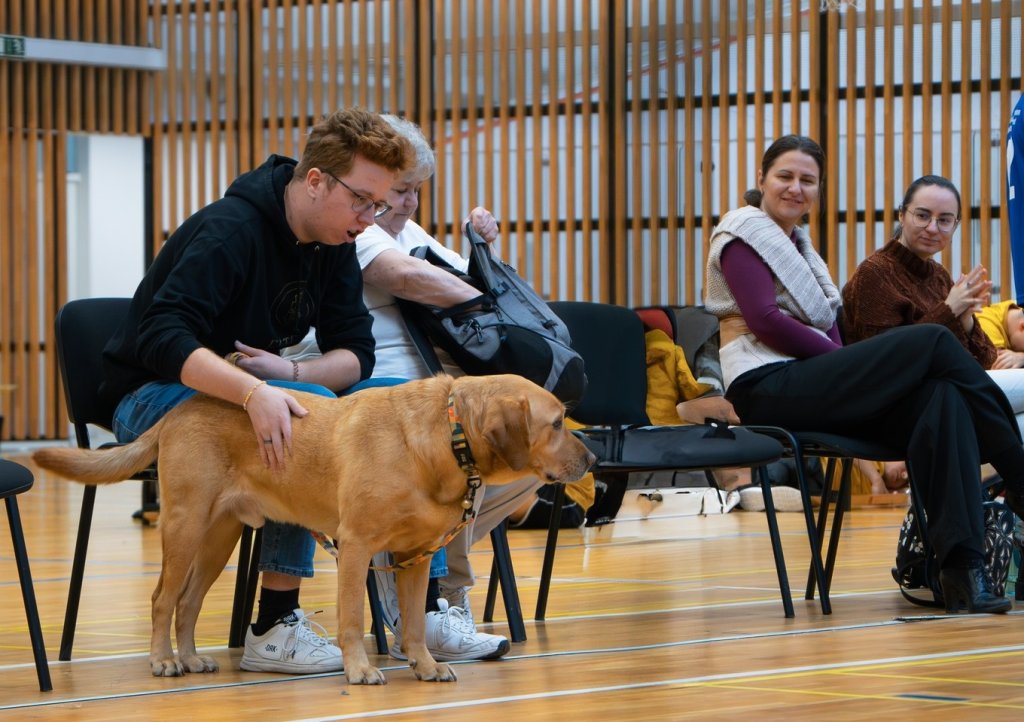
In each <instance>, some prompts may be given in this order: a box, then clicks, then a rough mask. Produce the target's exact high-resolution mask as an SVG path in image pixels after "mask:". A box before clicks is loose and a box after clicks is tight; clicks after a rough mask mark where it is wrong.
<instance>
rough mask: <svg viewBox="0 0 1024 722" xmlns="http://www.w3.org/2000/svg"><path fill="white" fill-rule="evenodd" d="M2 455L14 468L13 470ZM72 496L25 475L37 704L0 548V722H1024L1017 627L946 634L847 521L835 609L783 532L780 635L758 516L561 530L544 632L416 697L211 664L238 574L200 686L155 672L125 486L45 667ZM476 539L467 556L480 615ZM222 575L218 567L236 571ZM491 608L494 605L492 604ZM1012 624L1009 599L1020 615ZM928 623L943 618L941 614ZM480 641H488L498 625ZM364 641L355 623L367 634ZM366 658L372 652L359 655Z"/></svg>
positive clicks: (627, 509)
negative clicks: (787, 610) (47, 674)
mask: <svg viewBox="0 0 1024 722" xmlns="http://www.w3.org/2000/svg"><path fill="white" fill-rule="evenodd" d="M10 458H13V459H14V460H17V461H21V462H23V463H24V462H26V461H27V458H26V457H25V456H23V455H17V454H14V455H12V456H11V457H10ZM80 499H81V488H80V487H78V486H76V485H74V484H71V483H68V482H64V481H60V480H57V479H53V478H49V477H47V476H46V475H45V474H37V478H36V486H35V488H34V489H33V490H32V491H31V492H29V493H28V494H25V495H22V496H21V497H20V498H19V502H20V505H21V512H22V517H23V524H24V526H25V529H26V534H27V544H28V551H29V555H30V557H31V560H32V573H33V577H34V580H35V587H36V594H37V596H38V598H39V605H40V614H41V616H42V621H43V631H44V635H45V638H46V643H47V650H48V653H49V656H50V666H51V673H52V675H53V686H54V689H53V691H52V692H49V693H40V692H39V690H38V686H37V682H36V676H35V669H34V667H33V665H32V655H31V650H30V647H29V642H28V633H27V627H26V624H25V617H24V613H23V607H22V602H21V596H20V588H19V584H18V579H17V573H16V570H15V567H14V561H13V554H12V551H11V544H10V537H9V534H8V533H7V531H6V530H4V531H3V532H2V533H0V559H2V561H3V563H2V565H0V609H2V610H3V618H2V621H0V671H2V680H3V681H2V682H0V690H2V692H0V720H4V719H11V720H15V719H16V720H30V719H31V720H144V719H150V720H171V719H174V720H234V719H247V720H350V719H377V718H380V719H388V720H402V721H408V720H423V719H437V720H444V722H458V721H461V720H467V721H469V720H473V721H480V720H488V719H516V720H520V721H529V720H559V721H565V720H577V719H585V718H592V719H602V720H626V719H628V720H683V719H700V720H714V719H735V718H737V717H739V716H749V717H755V718H766V719H814V720H821V719H869V718H875V719H903V720H912V719H924V718H927V719H928V720H932V721H934V720H962V719H971V720H980V719H986V720H987V719H991V720H1017V719H1021V718H1022V717H1024V619H1022V617H1021V613H1020V612H1019V611H1014V612H1012V613H1010V614H1008V615H1006V616H1001V617H993V616H966V615H962V616H958V617H955V618H943V616H942V615H932V614H930V613H929V612H930V611H931V610H927V609H923V608H919V607H914V606H911V605H909V604H907V603H906V602H904V601H903V600H902V598H901V597H900V595H899V593H898V591H897V590H896V588H895V586H894V584H893V581H892V579H891V578H890V576H889V567H890V565H891V562H892V557H893V550H894V547H895V543H896V535H897V529H898V527H899V523H900V521H901V519H902V515H903V510H902V509H899V508H865V509H855V510H854V511H853V513H852V515H851V516H848V520H849V521H848V524H847V527H846V529H845V530H844V533H843V540H842V548H841V550H840V557H839V565H838V569H837V572H836V577H835V583H834V585H833V606H834V613H833V614H832V615H831V616H827V617H826V616H823V615H822V614H821V612H820V608H819V607H818V603H817V601H813V602H811V601H805V600H804V599H803V593H802V587H803V583H804V581H805V579H806V569H807V561H808V552H807V543H806V537H805V535H804V532H803V529H802V520H801V516H800V515H798V514H780V515H779V519H780V523H781V525H782V530H783V535H784V544H785V549H786V561H787V565H788V569H789V573H790V581H791V583H792V585H793V588H794V594H795V603H796V617H795V618H794V619H785V618H784V617H783V612H782V604H781V601H780V599H779V593H778V587H777V585H776V577H775V569H774V566H773V564H772V557H771V547H770V545H769V541H768V536H767V528H766V525H765V519H764V515H763V514H759V513H749V512H741V511H734V512H732V513H730V514H727V515H723V516H714V517H682V516H673V515H672V514H670V513H669V510H667V509H665V508H662V509H659V510H657V511H655V512H654V514H652V515H651V517H649V518H648V519H645V520H642V519H640V518H639V515H638V511H637V509H636V507H635V506H632V505H629V504H627V505H626V506H624V507H623V510H622V512H621V513H620V518H619V520H618V521H616V523H615V524H613V525H611V526H608V527H603V528H601V529H600V530H588V531H587V532H586V533H584V532H583V531H566V532H563V534H562V536H561V545H560V549H559V552H558V555H557V558H556V561H555V582H554V584H553V587H552V593H551V598H550V603H549V607H548V619H547V621H546V622H543V623H535V622H533V621H529V620H528V621H527V635H528V640H527V641H526V642H525V643H523V644H515V645H513V647H512V650H511V652H510V653H509V654H508V656H506V657H505V658H504V659H502V660H499V661H492V662H474V663H463V664H459V665H457V667H456V671H457V673H458V675H459V681H458V682H457V683H455V684H444V685H442V684H429V683H423V682H418V681H416V680H415V678H414V676H413V674H412V672H411V671H410V670H409V669H408V667H407V666H405V665H404V664H402V663H399V662H396V661H395V660H391V659H388V658H381V657H373V656H371V659H376V660H377V661H378V664H380V665H381V666H382V667H383V668H384V669H385V670H386V675H387V678H388V684H387V686H384V687H357V686H351V687H350V686H348V685H347V684H346V683H345V679H344V676H343V675H341V674H331V675H322V676H316V677H289V676H284V675H274V674H261V673H252V672H240V671H238V669H237V665H238V660H239V657H240V654H241V652H240V650H228V649H227V648H226V641H227V627H228V620H229V617H230V604H231V596H232V591H233V586H232V585H233V580H234V567H233V566H231V567H229V568H228V570H227V571H226V573H225V574H224V575H223V576H222V577H221V579H220V580H218V582H217V584H216V585H215V586H214V588H213V589H212V590H211V592H210V595H209V596H208V597H207V600H206V604H205V607H204V609H203V614H202V616H201V618H200V621H199V629H198V630H197V637H198V639H199V643H200V645H201V646H202V647H205V648H206V649H207V650H208V651H209V652H210V653H212V654H213V655H214V656H215V657H216V658H217V659H218V660H219V661H220V664H221V671H220V672H219V673H216V674H210V675H189V676H186V677H183V678H177V679H157V678H154V677H152V676H151V675H150V673H149V666H148V663H147V661H146V655H147V650H148V644H149V598H150V594H151V593H152V590H153V587H154V585H155V583H156V579H157V575H158V573H159V565H160V537H159V530H158V528H143V527H141V526H140V525H139V524H138V523H137V522H134V521H132V519H131V513H132V511H134V510H135V508H137V506H138V500H139V487H138V485H137V483H134V482H127V483H125V484H121V485H118V486H114V487H106V488H103V489H101V490H100V491H99V494H98V497H97V513H96V519H95V523H94V529H93V536H92V542H91V545H90V549H89V563H88V566H87V573H86V581H85V587H84V592H83V599H82V608H81V612H80V615H79V624H78V634H77V638H76V643H75V650H74V659H73V661H71V662H58V661H57V647H58V645H59V641H60V629H61V625H62V622H63V614H64V605H65V601H66V593H67V580H68V574H69V571H70V567H71V556H72V553H73V545H74V535H75V529H76V525H77V515H78V506H79V502H80ZM510 537H511V543H512V547H513V558H514V561H515V565H516V571H517V577H518V580H519V589H520V596H521V599H522V602H523V607H524V610H525V611H526V613H527V614H528V616H532V612H533V606H534V603H535V600H536V594H537V581H538V574H539V569H540V562H541V557H542V553H543V533H542V532H539V531H513V532H511V533H510ZM317 554H318V555H317V570H318V573H317V577H316V578H315V579H313V580H311V581H310V582H308V583H306V584H304V585H303V592H302V603H303V607H304V608H305V609H306V610H307V612H308V611H312V610H317V609H322V610H323V611H324V614H321V615H320V616H319V617H317V621H319V622H321V623H322V624H323V625H324V626H325V627H327V629H328V630H330V631H331V632H332V633H333V632H334V631H335V629H336V622H335V619H334V610H335V601H334V585H335V576H336V575H335V572H334V569H333V564H334V562H333V560H332V559H331V558H330V557H328V556H327V555H326V554H325V553H322V552H319V551H318V553H317ZM490 561H491V553H490V546H489V544H488V543H486V542H485V543H482V544H480V545H479V546H478V547H477V548H476V550H475V551H474V555H473V563H474V566H475V567H476V570H477V573H478V574H479V575H481V579H480V582H479V583H478V586H477V588H476V589H475V590H474V591H473V594H472V597H471V598H472V602H473V607H474V610H475V612H476V616H477V618H478V620H479V617H480V615H481V613H482V610H483V600H484V592H485V589H486V575H487V574H488V573H489V570H490ZM233 563H234V562H233V561H232V564H233ZM499 606H500V605H499ZM1017 606H1018V609H1024V603H1018V604H1017ZM938 611H941V610H938ZM497 615H498V617H499V619H498V620H497V621H496V622H495V623H494V624H493V625H481V626H482V628H483V629H485V630H487V631H494V632H498V633H502V632H504V631H505V630H506V627H505V625H504V610H502V609H500V608H499V610H498V612H497ZM367 626H368V625H367ZM366 645H367V649H369V650H372V649H373V645H372V640H371V639H370V637H369V636H367V638H366Z"/></svg>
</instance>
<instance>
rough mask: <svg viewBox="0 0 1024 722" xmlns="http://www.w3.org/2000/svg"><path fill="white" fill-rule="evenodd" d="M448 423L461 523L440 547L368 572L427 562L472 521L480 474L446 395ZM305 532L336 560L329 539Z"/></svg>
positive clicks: (452, 399)
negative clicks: (460, 482) (462, 486)
mask: <svg viewBox="0 0 1024 722" xmlns="http://www.w3.org/2000/svg"><path fill="white" fill-rule="evenodd" d="M448 424H449V425H450V426H451V429H452V453H453V454H454V455H455V460H456V461H458V462H459V468H460V469H462V471H464V472H465V474H466V496H465V497H463V499H462V520H461V521H460V522H459V523H458V524H456V525H455V528H454V529H452V530H451V531H450V532H448V533H447V534H445V535H444V539H442V540H441V543H440V544H437V545H436V546H433V547H431V548H430V549H427V550H426V551H423V552H420V553H419V554H417V555H416V556H414V557H410V558H409V559H406V560H405V561H401V562H397V563H395V564H392V565H391V566H387V567H375V566H373V565H371V566H370V569H373V570H374V571H380V572H396V571H399V570H401V569H408V568H409V567H414V566H416V565H417V564H421V563H423V562H425V561H426V560H427V559H429V558H430V557H431V555H433V553H434V552H436V551H437V550H438V549H440V548H441V547H443V546H445V545H447V544H448V542H450V541H451V540H452V539H454V538H455V537H457V536H458V535H459V532H461V531H462V530H463V529H465V528H466V527H467V526H469V523H470V522H471V521H473V519H474V518H476V509H475V508H474V507H475V506H476V490H477V489H479V488H480V486H481V485H482V484H483V479H481V478H480V471H479V470H478V469H477V468H476V459H474V458H473V452H472V450H471V449H470V448H469V441H468V440H467V439H466V432H465V431H464V430H463V429H462V423H461V422H460V421H459V414H458V412H456V411H455V395H454V394H448ZM309 533H310V534H312V535H313V538H314V539H316V541H317V542H318V543H319V544H320V546H322V547H323V548H324V549H326V550H327V552H328V553H329V554H330V555H331V556H332V557H334V558H335V559H337V558H338V545H337V544H335V543H334V541H333V540H332V539H330V538H329V537H328V536H327V535H326V534H324V533H323V532H320V531H313V530H310V532H309Z"/></svg>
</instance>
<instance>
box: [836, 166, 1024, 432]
mask: <svg viewBox="0 0 1024 722" xmlns="http://www.w3.org/2000/svg"><path fill="white" fill-rule="evenodd" d="M960 216H961V207H960V193H959V191H958V190H957V188H956V186H954V185H953V183H952V182H950V181H949V180H948V179H946V178H943V177H942V176H937V175H926V176H922V177H921V178H918V179H917V180H915V181H914V182H913V183H911V184H910V187H909V188H907V192H906V193H905V194H904V197H903V202H902V203H901V204H900V207H899V224H898V225H897V226H896V230H895V233H894V234H893V237H892V239H891V240H890V241H889V242H888V243H887V244H886V245H885V246H884V247H882V248H880V249H879V250H877V251H876V252H875V253H873V254H872V255H871V256H869V257H868V258H866V259H865V260H864V261H863V262H862V263H861V264H860V266H858V267H857V270H856V271H855V272H854V274H853V277H852V278H850V280H849V282H847V284H846V286H845V287H844V288H843V316H844V329H843V331H844V335H845V337H846V340H847V342H853V341H860V340H862V339H866V338H871V337H872V336H875V335H877V334H879V333H882V332H883V331H887V330H888V329H891V328H894V327H896V326H911V325H914V324H920V323H937V324H939V325H941V326H945V327H946V328H948V329H949V330H950V331H951V332H952V333H953V335H954V336H956V338H957V340H958V341H959V342H960V343H961V345H963V347H964V348H965V349H967V351H968V352H969V353H970V354H971V355H972V356H973V357H974V358H975V359H976V360H977V361H978V363H979V364H981V367H982V368H984V369H986V370H987V371H988V372H989V375H990V376H991V377H992V380H993V381H995V382H996V384H997V385H998V386H999V388H1000V389H1002V390H1003V393H1005V394H1006V397H1007V399H1008V400H1009V402H1010V406H1011V407H1012V408H1013V412H1014V413H1015V414H1016V415H1017V423H1018V425H1019V426H1020V427H1021V429H1022V430H1024V369H1019V368H997V364H996V359H997V357H998V351H997V350H996V347H995V346H994V345H993V343H992V341H991V340H990V339H989V337H988V335H987V334H986V333H985V331H984V328H983V327H982V324H980V323H978V322H977V320H976V319H975V317H974V314H975V313H978V312H980V311H981V310H982V308H983V307H984V306H985V305H986V304H987V303H988V302H989V295H990V293H991V290H992V282H991V281H990V280H989V279H988V277H987V276H988V272H987V271H986V270H985V268H984V267H983V266H981V265H977V266H975V267H974V268H973V269H971V270H970V271H969V272H967V273H964V274H961V275H960V277H959V278H958V279H957V281H956V282H955V283H954V282H953V278H952V276H950V274H949V272H948V271H947V270H946V269H945V268H944V267H943V266H942V265H941V264H940V263H938V262H936V261H935V260H933V256H935V255H936V254H938V253H941V252H942V251H943V250H944V249H945V248H947V247H948V246H949V244H950V242H951V241H952V240H953V233H954V232H955V231H956V228H957V226H958V225H959V224H960Z"/></svg>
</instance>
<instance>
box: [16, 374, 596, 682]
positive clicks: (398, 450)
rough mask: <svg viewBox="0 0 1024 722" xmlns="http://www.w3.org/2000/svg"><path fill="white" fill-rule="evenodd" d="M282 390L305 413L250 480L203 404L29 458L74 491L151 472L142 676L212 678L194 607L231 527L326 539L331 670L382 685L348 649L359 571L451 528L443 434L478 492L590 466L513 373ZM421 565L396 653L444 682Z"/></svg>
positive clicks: (253, 459) (359, 639) (229, 438)
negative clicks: (148, 632) (153, 564)
mask: <svg viewBox="0 0 1024 722" xmlns="http://www.w3.org/2000/svg"><path fill="white" fill-rule="evenodd" d="M294 393H295V396H296V397H297V398H298V399H299V400H300V401H301V402H302V405H303V406H305V407H306V408H307V409H309V412H310V413H309V414H308V415H307V416H306V417H304V418H293V419H292V425H293V441H292V444H293V453H292V456H291V458H290V459H289V461H288V463H287V465H286V467H285V469H284V471H282V472H273V471H271V470H269V469H267V468H265V467H264V465H263V463H262V461H261V459H260V455H259V450H258V449H257V447H256V440H255V439H254V438H253V431H252V424H251V423H250V421H249V418H248V417H247V416H246V414H245V413H244V412H243V411H242V410H241V409H240V408H238V407H237V406H234V405H232V404H229V403H226V402H223V401H220V400H217V399H214V398H210V397H207V396H203V395H199V396H196V397H194V398H192V399H189V400H188V401H186V402H184V403H183V404H181V405H180V406H178V407H177V408H175V409H174V410H172V411H171V412H170V413H168V414H167V416H165V417H164V418H163V419H162V420H161V421H160V422H159V423H158V424H156V425H155V426H154V427H153V428H152V429H150V430H149V431H147V432H146V433H145V434H143V435H142V436H141V437H139V438H138V439H137V440H136V441H134V442H132V443H131V444H127V445H125V446H121V447H117V448H115V449H112V450H108V451H88V450H82V449H68V448H63V449H60V448H52V449H40V450H38V451H36V452H35V454H34V455H33V458H34V460H35V462H36V463H37V464H38V465H39V466H41V467H43V468H45V469H49V470H51V471H53V472H56V473H57V474H59V475H61V476H65V477H68V478H71V479H74V480H76V481H80V482H82V483H85V484H105V483H111V482H116V481H119V480H122V479H125V478H127V477H128V476H130V475H131V474H132V473H133V472H135V471H138V470H140V469H143V468H145V467H146V466H147V465H149V464H151V463H152V462H153V461H154V460H157V462H158V471H159V475H160V530H161V534H162V538H163V569H162V571H161V573H160V579H159V581H158V582H157V586H156V590H155V591H154V593H153V637H152V640H151V645H150V655H149V662H150V666H151V668H152V672H153V674H154V675H156V676H168V677H173V676H178V675H181V674H183V673H185V672H214V671H216V670H217V668H218V667H217V663H216V662H215V661H214V660H213V659H212V658H210V657H207V656H201V655H199V654H198V653H197V652H196V645H195V625H196V619H197V618H198V616H199V610H200V607H201V606H202V602H203V597H204V596H205V595H206V592H207V591H208V590H209V588H210V585H212V584H213V582H214V580H215V579H216V578H217V576H218V575H219V574H220V572H221V571H222V570H223V569H224V565H225V564H226V562H227V560H228V557H229V556H230V554H231V552H232V550H233V549H234V546H235V543H236V542H237V540H238V538H239V535H240V534H241V529H242V524H243V523H245V524H249V525H250V526H253V527H259V526H262V525H263V522H264V519H274V520H277V521H281V522H291V523H294V524H298V525H301V526H303V527H305V528H308V529H311V530H317V531H322V532H324V533H326V534H328V535H330V536H333V537H334V538H335V539H337V541H338V547H339V550H340V551H339V557H338V641H339V646H340V647H341V650H342V654H343V658H344V661H345V672H346V675H347V677H348V681H349V682H350V683H352V684H385V683H386V681H387V680H386V679H385V678H384V675H383V674H382V673H381V672H380V670H379V669H377V668H376V667H373V666H372V665H370V662H369V660H368V659H367V655H366V650H365V649H364V647H363V589H364V585H365V580H366V569H367V566H368V565H369V564H370V558H371V557H372V556H373V555H374V554H375V553H377V552H379V551H383V550H389V551H391V552H393V553H394V555H395V558H396V561H399V562H400V561H402V560H407V559H411V558H413V557H415V556H418V555H420V554H421V553H422V552H423V551H425V550H427V549H429V548H432V547H434V546H436V545H437V544H438V543H439V542H440V540H441V539H442V538H443V537H444V536H445V535H446V533H447V532H449V531H451V530H452V529H453V528H455V527H456V526H457V525H458V524H459V523H460V520H461V519H462V518H463V501H464V500H466V499H467V498H468V492H467V489H468V485H467V473H466V471H464V470H463V468H462V467H460V463H459V462H458V461H457V460H456V457H455V454H454V452H453V445H452V439H453V428H454V425H453V422H454V421H458V422H459V423H460V424H461V426H462V429H463V430H464V433H465V438H466V441H468V445H469V449H470V452H471V453H472V456H473V457H474V458H475V463H476V468H477V470H478V471H479V474H480V475H481V476H482V478H483V480H484V482H485V483H487V484H502V483H508V482H510V481H513V480H515V479H519V478H522V477H523V476H526V475H527V474H535V475H536V476H537V477H538V478H539V479H541V480H543V481H547V482H567V481H574V480H576V479H578V478H580V477H581V476H582V475H583V474H584V473H585V472H586V471H587V469H588V468H589V467H590V466H591V464H593V462H594V456H593V455H592V454H591V453H590V452H589V451H588V450H587V449H586V447H585V446H584V445H583V443H582V442H580V441H579V440H578V439H577V438H575V437H574V436H573V435H572V434H571V433H569V431H568V430H567V429H566V427H565V425H564V424H563V416H564V413H565V409H564V407H563V406H562V404H561V403H560V402H559V401H558V399H556V398H555V397H554V396H553V395H551V394H550V393H548V392H547V391H545V390H544V389H542V388H540V387H539V386H537V385H535V384H533V383H532V382H530V381H527V380H526V379H523V378H522V377H520V376H466V377H462V378H458V379H453V378H451V377H449V376H436V377H434V378H431V379H425V380H421V381H411V382H409V383H406V384H403V385H401V386H394V387H388V388H370V389H366V390H364V391H360V392H359V393H357V394H353V395H352V396H347V397H343V398H340V399H330V398H326V397H322V396H316V395H313V394H306V393H300V392H294ZM449 400H451V401H449ZM428 568H429V564H427V563H422V564H416V565H415V566H411V567H410V568H408V569H404V570H401V571H399V572H398V573H397V586H398V597H399V605H400V609H401V614H402V631H403V635H402V637H403V647H404V651H405V653H406V654H407V655H408V657H409V666H410V667H411V668H412V669H413V670H414V671H415V674H416V676H417V677H418V678H419V679H422V680H434V681H445V682H447V681H454V680H455V673H454V672H453V671H452V669H451V667H450V666H449V665H447V664H440V663H438V662H436V661H435V660H434V659H433V657H431V656H430V653H429V652H428V651H427V647H426V645H425V644H424V613H423V609H424V606H425V604H426V590H427V576H428ZM172 615H174V616H175V617H176V620H175V636H176V638H177V642H178V659H175V657H174V650H173V648H172V646H171V618H172Z"/></svg>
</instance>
